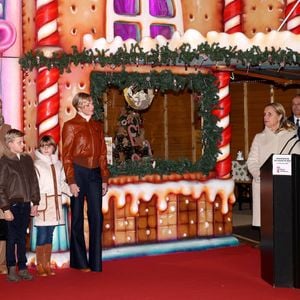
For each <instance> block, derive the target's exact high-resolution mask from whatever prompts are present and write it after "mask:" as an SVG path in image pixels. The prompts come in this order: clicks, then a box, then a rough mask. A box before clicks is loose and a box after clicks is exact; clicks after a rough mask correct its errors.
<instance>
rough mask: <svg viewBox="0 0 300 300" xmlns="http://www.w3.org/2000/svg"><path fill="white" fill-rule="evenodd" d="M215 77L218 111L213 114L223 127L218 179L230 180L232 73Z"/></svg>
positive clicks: (217, 74) (219, 146)
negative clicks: (230, 88) (230, 92)
mask: <svg viewBox="0 0 300 300" xmlns="http://www.w3.org/2000/svg"><path fill="white" fill-rule="evenodd" d="M215 76H216V78H217V82H218V88H219V92H218V96H219V102H218V104H217V107H218V109H216V110H214V111H213V112H212V113H213V114H214V115H215V116H217V117H218V119H219V121H218V123H217V126H218V127H222V128H223V130H222V133H221V140H220V142H219V144H218V148H219V150H220V152H221V153H220V154H219V155H218V157H217V163H216V168H215V169H216V172H217V177H218V178H229V177H230V176H231V155H230V142H231V125H230V116H229V115H230V111H231V97H230V94H229V83H230V72H228V71H220V72H216V73H215Z"/></svg>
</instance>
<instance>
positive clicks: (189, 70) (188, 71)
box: [94, 64, 233, 75]
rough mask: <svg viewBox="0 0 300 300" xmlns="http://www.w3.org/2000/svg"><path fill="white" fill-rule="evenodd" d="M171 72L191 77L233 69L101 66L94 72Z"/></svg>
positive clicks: (97, 66) (212, 67)
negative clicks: (190, 75)
mask: <svg viewBox="0 0 300 300" xmlns="http://www.w3.org/2000/svg"><path fill="white" fill-rule="evenodd" d="M166 70H168V71H171V72H172V73H173V74H177V75H189V74H197V73H202V74H210V73H212V72H213V71H232V70H233V69H232V68H229V67H225V66H208V67H198V66H193V67H185V66H151V65H125V66H117V67H114V66H108V65H106V66H104V67H101V66H100V65H99V64H97V65H95V66H94V71H100V72H107V73H120V72H122V71H126V72H128V73H133V72H137V73H141V74H147V73H150V72H151V71H156V72H158V73H160V72H163V71H166Z"/></svg>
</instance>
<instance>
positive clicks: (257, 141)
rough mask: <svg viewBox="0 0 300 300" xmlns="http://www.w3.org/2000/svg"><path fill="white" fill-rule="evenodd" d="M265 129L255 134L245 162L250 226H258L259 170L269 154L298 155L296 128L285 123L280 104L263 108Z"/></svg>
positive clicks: (272, 104) (298, 145) (299, 152)
mask: <svg viewBox="0 0 300 300" xmlns="http://www.w3.org/2000/svg"><path fill="white" fill-rule="evenodd" d="M264 124H265V129H264V130H263V131H262V132H260V133H258V134H256V135H255V137H254V140H253V142H252V145H251V149H250V153H249V156H248V160H247V165H248V169H249V172H250V173H251V175H252V177H253V181H252V198H253V215H252V225H253V226H260V200H261V199H260V196H261V195H260V168H261V166H262V165H263V164H264V163H265V161H266V160H267V159H268V158H269V156H270V155H271V154H280V153H281V154H288V153H290V154H292V153H296V154H300V142H298V143H296V142H297V139H298V137H297V130H296V127H295V126H294V125H293V124H292V123H290V122H289V121H287V118H286V113H285V110H284V107H283V106H282V105H281V104H280V103H276V102H274V103H269V104H268V105H266V106H265V108H264Z"/></svg>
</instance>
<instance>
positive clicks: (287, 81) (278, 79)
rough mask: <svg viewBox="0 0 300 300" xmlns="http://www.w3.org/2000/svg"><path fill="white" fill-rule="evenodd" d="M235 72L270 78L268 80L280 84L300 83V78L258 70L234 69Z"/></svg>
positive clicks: (248, 75)
mask: <svg viewBox="0 0 300 300" xmlns="http://www.w3.org/2000/svg"><path fill="white" fill-rule="evenodd" d="M234 74H237V75H242V76H247V77H254V78H259V79H264V80H268V81H273V82H275V83H278V84H281V85H284V86H287V85H291V84H300V79H299V80H298V79H297V80H295V79H289V78H283V77H279V76H275V75H268V74H262V73H256V72H251V71H247V70H234Z"/></svg>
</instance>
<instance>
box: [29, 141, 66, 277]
mask: <svg viewBox="0 0 300 300" xmlns="http://www.w3.org/2000/svg"><path fill="white" fill-rule="evenodd" d="M35 155H36V160H35V162H34V165H35V168H36V173H37V177H38V181H39V187H40V193H41V201H40V204H39V206H38V216H36V217H34V220H33V222H34V223H33V224H34V226H36V227H37V242H36V244H37V247H36V260H37V273H38V275H40V276H47V275H54V272H53V271H52V270H51V268H50V261H51V250H52V239H53V231H54V228H55V226H57V225H62V224H64V223H65V222H64V215H63V210H62V198H63V197H66V195H67V197H68V196H71V192H70V189H69V186H68V184H67V183H66V181H65V179H66V176H65V172H64V169H63V166H62V163H61V161H60V160H59V159H58V155H57V145H56V143H55V141H54V139H53V138H52V137H51V136H48V135H45V136H43V137H42V138H41V140H40V142H39V148H38V150H36V151H35Z"/></svg>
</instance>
